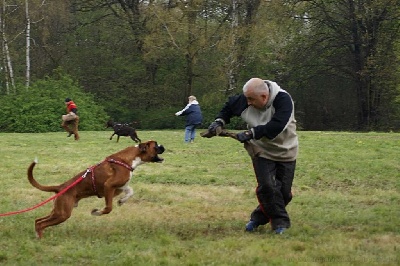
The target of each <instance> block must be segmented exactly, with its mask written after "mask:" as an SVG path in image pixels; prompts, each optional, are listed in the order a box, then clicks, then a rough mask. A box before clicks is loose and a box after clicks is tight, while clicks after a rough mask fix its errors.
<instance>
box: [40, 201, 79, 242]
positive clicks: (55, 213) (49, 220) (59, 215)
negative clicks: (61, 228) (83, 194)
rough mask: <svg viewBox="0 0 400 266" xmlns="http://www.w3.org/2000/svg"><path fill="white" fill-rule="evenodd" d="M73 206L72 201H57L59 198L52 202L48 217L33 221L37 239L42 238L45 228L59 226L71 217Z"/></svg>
mask: <svg viewBox="0 0 400 266" xmlns="http://www.w3.org/2000/svg"><path fill="white" fill-rule="evenodd" d="M73 205H74V203H73V201H70V200H68V199H67V200H65V201H59V198H57V199H56V201H55V202H54V209H53V210H52V212H51V213H50V215H47V216H45V217H42V218H38V219H36V220H35V231H36V236H37V238H39V239H40V238H42V236H43V230H44V229H45V228H46V227H49V226H53V225H57V224H60V223H62V222H64V221H65V220H67V219H68V218H69V217H71V213H72V208H73Z"/></svg>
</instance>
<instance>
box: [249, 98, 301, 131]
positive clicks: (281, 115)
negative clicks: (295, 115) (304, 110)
mask: <svg viewBox="0 0 400 266" xmlns="http://www.w3.org/2000/svg"><path fill="white" fill-rule="evenodd" d="M272 105H273V107H274V108H275V113H274V115H273V116H272V118H271V121H269V122H268V123H267V124H265V125H259V126H256V127H254V128H253V130H254V138H255V139H260V138H262V137H267V138H269V139H274V138H275V137H276V136H278V135H279V134H280V133H281V132H282V131H283V130H284V129H285V127H286V125H287V123H288V121H289V119H290V117H291V115H292V111H293V102H292V99H291V97H290V95H289V94H287V93H286V92H279V93H278V94H277V95H276V97H275V100H274V102H273V103H272Z"/></svg>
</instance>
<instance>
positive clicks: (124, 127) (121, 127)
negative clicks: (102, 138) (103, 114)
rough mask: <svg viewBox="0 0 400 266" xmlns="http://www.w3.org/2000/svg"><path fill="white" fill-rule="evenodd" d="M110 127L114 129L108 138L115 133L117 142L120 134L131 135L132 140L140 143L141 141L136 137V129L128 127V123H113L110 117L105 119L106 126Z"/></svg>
mask: <svg viewBox="0 0 400 266" xmlns="http://www.w3.org/2000/svg"><path fill="white" fill-rule="evenodd" d="M108 127H111V128H113V129H114V133H113V134H112V135H111V137H110V140H112V138H113V137H114V135H115V134H116V135H117V142H118V141H119V137H120V136H124V137H128V136H129V137H131V139H132V140H133V141H134V142H136V143H137V142H139V143H141V142H142V141H141V140H140V139H139V138H138V135H137V133H136V130H135V129H134V128H133V127H130V126H129V124H122V123H115V122H113V121H112V120H111V119H110V120H108V121H107V123H106V128H108Z"/></svg>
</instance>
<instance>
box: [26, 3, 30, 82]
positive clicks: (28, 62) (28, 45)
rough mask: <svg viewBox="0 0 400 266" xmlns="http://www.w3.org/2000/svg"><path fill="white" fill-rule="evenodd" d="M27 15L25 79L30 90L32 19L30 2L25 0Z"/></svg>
mask: <svg viewBox="0 0 400 266" xmlns="http://www.w3.org/2000/svg"><path fill="white" fill-rule="evenodd" d="M25 15H26V77H25V86H26V88H29V84H30V75H31V60H30V48H31V45H30V41H31V36H30V34H31V21H30V18H29V4H28V0H25Z"/></svg>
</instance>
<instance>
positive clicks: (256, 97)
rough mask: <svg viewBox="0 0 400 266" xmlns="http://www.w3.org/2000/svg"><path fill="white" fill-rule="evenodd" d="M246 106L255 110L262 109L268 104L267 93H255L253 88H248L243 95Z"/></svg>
mask: <svg viewBox="0 0 400 266" xmlns="http://www.w3.org/2000/svg"><path fill="white" fill-rule="evenodd" d="M244 96H246V99H247V104H248V105H251V106H253V107H254V108H256V109H263V108H264V106H265V105H266V104H267V102H268V94H267V92H261V93H255V92H254V90H253V88H249V89H248V90H247V91H246V92H245V93H244Z"/></svg>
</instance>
